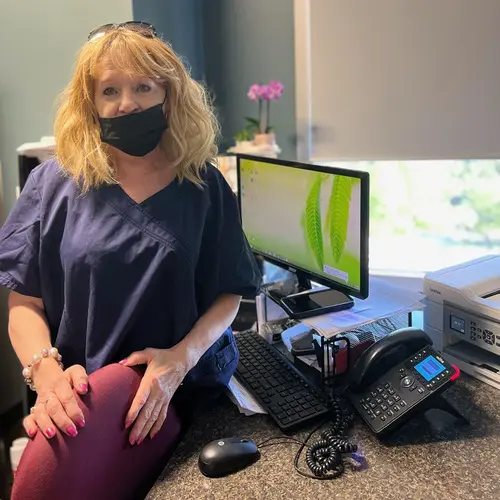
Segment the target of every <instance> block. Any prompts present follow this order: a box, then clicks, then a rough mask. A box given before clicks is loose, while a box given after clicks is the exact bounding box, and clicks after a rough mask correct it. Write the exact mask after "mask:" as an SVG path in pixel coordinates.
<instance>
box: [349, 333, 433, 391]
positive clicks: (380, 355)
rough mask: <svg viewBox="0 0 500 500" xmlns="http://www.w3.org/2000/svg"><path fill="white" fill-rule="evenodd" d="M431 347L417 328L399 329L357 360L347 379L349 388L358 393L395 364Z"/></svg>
mask: <svg viewBox="0 0 500 500" xmlns="http://www.w3.org/2000/svg"><path fill="white" fill-rule="evenodd" d="M427 345H432V340H431V339H430V337H429V336H428V335H427V334H426V333H425V332H424V331H422V330H420V329H419V328H412V327H408V328H401V329H399V330H396V331H394V332H392V333H390V334H389V335H387V336H386V337H384V338H382V339H381V340H379V341H377V342H375V344H373V345H371V346H370V347H369V348H368V349H366V351H365V352H364V353H363V354H362V355H361V357H360V358H359V359H358V360H357V362H356V364H355V366H354V368H353V371H352V373H351V376H350V378H349V381H350V382H349V388H350V390H351V391H352V392H359V391H362V390H363V389H365V388H366V386H367V385H369V384H371V383H372V382H374V381H375V380H377V379H379V378H380V377H381V376H383V374H384V373H385V372H387V371H388V370H390V369H391V368H392V367H393V366H395V365H396V364H398V363H400V362H402V361H404V360H405V359H406V358H408V357H409V356H411V355H412V354H413V353H416V352H418V351H420V350H421V349H423V348H424V347H425V346H427Z"/></svg>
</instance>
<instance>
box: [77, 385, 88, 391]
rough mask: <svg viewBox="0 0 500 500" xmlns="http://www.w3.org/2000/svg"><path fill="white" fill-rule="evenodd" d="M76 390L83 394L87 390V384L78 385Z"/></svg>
mask: <svg viewBox="0 0 500 500" xmlns="http://www.w3.org/2000/svg"><path fill="white" fill-rule="evenodd" d="M78 388H79V389H80V391H81V392H85V393H86V392H87V391H88V390H89V386H88V385H87V384H80V385H79V386H78Z"/></svg>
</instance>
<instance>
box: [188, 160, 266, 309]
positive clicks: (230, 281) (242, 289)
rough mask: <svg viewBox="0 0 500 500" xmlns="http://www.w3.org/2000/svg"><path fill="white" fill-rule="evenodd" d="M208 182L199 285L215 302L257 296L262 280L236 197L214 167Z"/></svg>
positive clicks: (211, 169) (211, 168)
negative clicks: (216, 297) (225, 296)
mask: <svg viewBox="0 0 500 500" xmlns="http://www.w3.org/2000/svg"><path fill="white" fill-rule="evenodd" d="M207 180H208V188H209V190H210V199H211V203H210V205H211V206H210V209H209V215H208V217H207V223H206V224H205V228H204V235H203V248H202V251H201V256H200V257H201V259H200V261H199V263H198V265H199V267H198V282H199V284H200V286H201V288H202V289H203V290H204V291H205V293H208V295H209V296H211V297H212V298H213V296H214V295H218V294H221V293H233V294H235V295H241V296H244V297H252V296H255V295H256V294H257V293H258V291H259V289H260V286H261V279H262V278H261V274H260V271H259V268H258V265H257V262H256V260H255V257H254V255H253V253H252V250H251V249H250V245H249V244H248V241H247V239H246V237H245V234H244V232H243V229H242V227H241V221H240V215H239V210H238V202H237V199H236V196H235V194H234V193H233V191H232V190H231V188H230V187H229V184H228V183H227V182H226V180H225V179H224V177H223V176H222V174H221V173H220V172H219V171H218V170H216V169H215V168H214V167H210V171H209V175H208V179H207ZM205 299H208V301H209V302H210V301H211V300H212V299H210V298H209V297H205Z"/></svg>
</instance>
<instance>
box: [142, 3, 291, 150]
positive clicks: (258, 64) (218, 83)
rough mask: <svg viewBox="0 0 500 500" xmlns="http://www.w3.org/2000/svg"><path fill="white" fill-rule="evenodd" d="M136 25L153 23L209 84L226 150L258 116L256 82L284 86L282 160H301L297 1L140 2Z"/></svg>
mask: <svg viewBox="0 0 500 500" xmlns="http://www.w3.org/2000/svg"><path fill="white" fill-rule="evenodd" d="M133 7H134V19H136V20H143V21H149V22H151V23H152V24H154V25H155V26H156V27H157V28H158V31H159V32H161V33H163V37H164V39H165V40H169V41H170V42H171V43H172V45H173V47H174V49H175V50H176V51H177V52H178V53H179V54H181V55H182V56H184V57H185V58H186V60H187V62H188V64H189V66H190V67H191V69H192V74H193V76H194V77H195V78H198V79H204V80H205V81H206V83H207V85H208V87H209V89H210V91H211V93H212V95H213V97H214V99H215V105H216V108H217V112H218V116H219V120H220V122H221V124H222V130H223V136H224V138H223V141H222V144H221V150H225V149H227V148H228V147H230V146H231V145H232V143H233V137H234V135H235V134H236V132H238V131H239V130H241V129H242V128H243V126H244V118H245V116H256V112H257V109H256V105H255V104H253V103H251V102H250V101H249V100H248V99H247V97H246V93H247V91H248V87H249V86H250V85H251V84H252V83H255V82H262V83H265V82H268V81H269V80H280V81H282V82H283V83H284V85H285V92H284V95H283V97H282V99H281V100H280V101H279V102H278V103H272V108H271V121H272V125H273V126H274V127H275V130H276V134H277V140H278V144H279V145H280V147H281V148H282V150H283V152H282V155H281V156H282V157H283V158H287V159H293V158H295V86H294V79H295V69H294V68H295V66H294V31H293V26H294V18H293V0H272V1H269V0H134V1H133Z"/></svg>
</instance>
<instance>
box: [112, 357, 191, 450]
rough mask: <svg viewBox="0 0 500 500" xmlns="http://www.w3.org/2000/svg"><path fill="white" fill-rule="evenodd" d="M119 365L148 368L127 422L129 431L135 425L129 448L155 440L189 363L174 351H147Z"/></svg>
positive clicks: (131, 433)
mask: <svg viewBox="0 0 500 500" xmlns="http://www.w3.org/2000/svg"><path fill="white" fill-rule="evenodd" d="M120 364H121V365H123V366H135V365H144V364H146V365H148V366H147V368H146V373H145V374H144V376H143V378H142V381H141V384H140V386H139V389H138V390H137V394H136V395H135V398H134V401H133V402H132V405H131V407H130V409H129V411H128V414H127V417H126V420H125V428H127V429H128V428H129V427H130V426H131V425H132V424H134V426H133V428H132V430H131V431H130V436H129V442H130V444H131V445H134V444H141V443H142V441H143V440H144V438H145V437H146V436H147V435H148V434H150V437H151V438H153V437H154V436H155V435H156V434H157V433H158V432H159V430H160V429H161V426H162V425H163V422H164V421H165V418H166V417H167V411H168V406H169V404H170V400H171V399H172V397H173V395H174V393H175V391H176V390H177V389H178V387H179V386H180V385H181V383H182V381H183V380H184V377H185V376H186V374H187V372H188V363H187V360H186V357H185V356H184V355H183V354H182V352H181V351H180V350H176V349H175V348H172V349H151V348H148V349H144V350H143V351H138V352H134V353H133V354H131V355H130V356H129V357H128V358H127V359H124V360H123V361H120Z"/></svg>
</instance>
